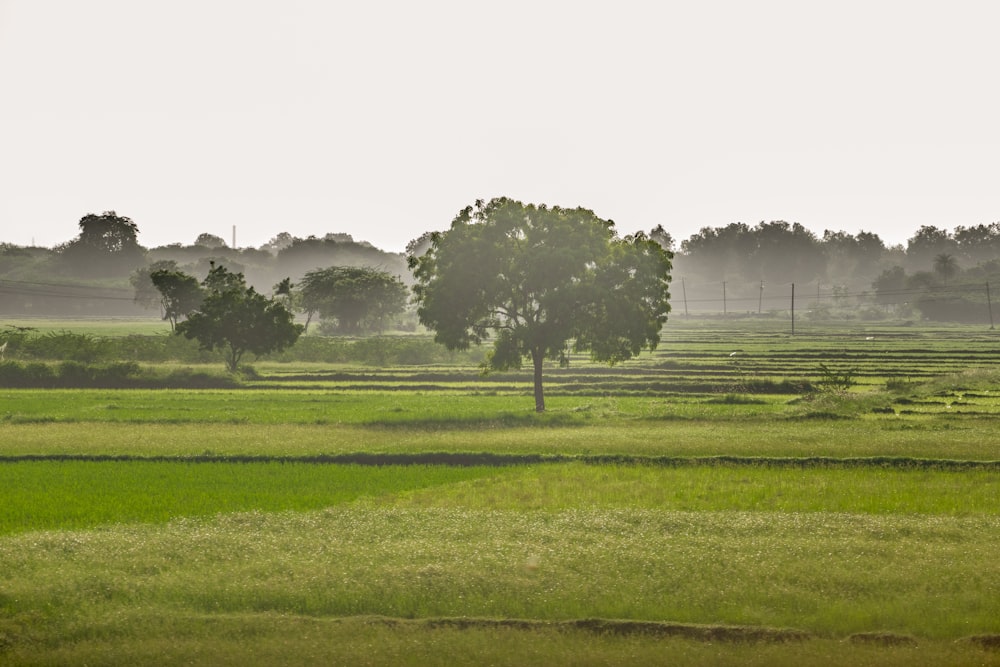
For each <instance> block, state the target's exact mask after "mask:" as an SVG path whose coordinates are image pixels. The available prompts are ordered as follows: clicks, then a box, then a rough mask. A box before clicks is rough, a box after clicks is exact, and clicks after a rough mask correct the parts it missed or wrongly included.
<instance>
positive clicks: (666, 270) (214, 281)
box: [0, 197, 1000, 411]
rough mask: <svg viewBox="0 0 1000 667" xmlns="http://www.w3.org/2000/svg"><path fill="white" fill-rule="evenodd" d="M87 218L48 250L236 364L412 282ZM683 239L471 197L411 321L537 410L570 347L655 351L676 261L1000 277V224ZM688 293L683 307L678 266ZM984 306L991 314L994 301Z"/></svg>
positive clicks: (764, 230)
mask: <svg viewBox="0 0 1000 667" xmlns="http://www.w3.org/2000/svg"><path fill="white" fill-rule="evenodd" d="M79 229H80V233H79V236H78V237H77V238H76V239H74V240H73V241H71V242H69V243H68V244H65V245H64V246H62V247H60V248H57V249H55V250H54V252H55V253H56V255H57V256H58V257H59V258H61V261H62V262H64V267H72V270H74V271H76V272H78V274H81V275H82V274H89V275H90V276H91V277H92V278H93V277H96V276H98V275H102V276H105V277H109V276H113V275H115V274H118V275H120V274H121V273H122V272H123V271H126V270H127V271H128V275H129V278H128V279H129V282H130V284H131V287H132V289H133V290H134V295H133V302H135V303H137V304H140V305H144V306H151V305H157V306H159V308H160V309H161V312H162V314H163V317H164V318H165V319H167V320H169V321H170V324H171V328H172V329H173V331H174V332H175V333H176V334H177V335H182V336H184V337H186V338H189V339H192V340H196V341H197V342H198V344H199V346H200V347H201V348H202V349H204V350H212V351H217V352H220V353H221V354H222V356H223V358H224V359H225V363H226V366H227V368H228V369H229V370H230V371H232V372H236V371H237V370H238V368H239V366H240V363H241V361H242V360H243V358H244V356H245V355H247V354H250V355H253V356H258V355H263V354H268V353H271V352H275V351H281V350H283V349H286V348H288V347H290V346H292V345H293V344H295V342H296V341H297V340H298V338H299V336H300V335H301V334H302V333H303V332H304V331H305V329H306V327H307V326H308V325H309V323H310V322H311V321H312V319H313V317H314V316H317V315H318V316H319V318H320V321H321V326H325V327H326V328H327V330H328V331H330V332H339V333H364V332H367V331H372V330H378V329H382V328H384V327H386V326H388V325H390V324H391V322H392V320H393V319H394V318H396V317H397V316H398V315H399V314H400V313H401V312H402V311H403V309H404V308H405V306H406V304H407V302H408V300H409V296H410V293H411V290H410V288H408V286H407V284H405V283H404V282H403V280H402V277H401V276H399V275H397V276H394V275H392V274H391V273H390V272H388V271H386V270H384V268H376V267H373V266H371V265H361V266H358V265H350V264H349V263H346V262H337V261H330V260H331V257H329V256H328V255H324V251H328V250H329V249H330V247H329V246H330V245H331V244H332V247H333V248H334V249H338V245H339V244H346V245H347V246H359V247H365V249H366V251H369V252H374V253H380V252H381V251H378V250H377V249H375V248H372V247H371V246H363V245H362V244H356V243H354V241H353V239H350V238H342V237H340V238H325V239H322V240H320V239H316V238H310V239H306V240H302V239H294V238H292V237H290V236H288V235H285V236H281V235H279V236H278V237H275V238H274V239H272V244H271V245H273V246H274V247H272V248H270V249H260V250H259V251H257V252H263V253H267V255H268V256H269V257H271V256H278V257H280V256H281V255H282V253H286V256H287V253H289V252H292V253H296V254H299V255H305V256H307V257H310V260H309V263H315V262H321V264H320V265H319V266H315V267H314V268H312V269H309V270H306V271H305V272H304V274H303V275H302V276H301V277H300V278H298V280H297V281H293V280H292V278H291V276H287V275H286V276H284V277H282V278H281V279H279V280H277V281H276V282H275V283H274V284H273V285H271V287H270V290H269V291H270V295H269V296H268V295H265V294H264V293H263V292H262V291H259V290H258V288H257V287H256V286H254V285H253V284H249V283H248V281H247V278H246V276H245V274H244V273H243V272H242V271H239V270H236V269H235V268H233V267H232V266H231V265H227V264H228V263H231V261H232V258H231V257H229V258H226V257H221V256H220V257H215V258H213V257H212V256H207V257H206V256H204V255H202V256H201V257H200V258H199V260H198V262H195V263H194V264H189V266H194V267H195V268H197V267H198V263H199V262H202V261H207V262H208V267H207V271H206V272H205V277H204V278H203V279H201V280H199V279H198V278H197V277H196V275H194V274H192V273H190V272H189V271H188V270H185V269H186V268H187V267H184V266H181V265H180V264H179V261H178V259H176V258H170V257H163V256H160V257H156V255H155V253H154V252H152V251H146V250H145V249H143V248H142V247H141V246H139V245H138V242H137V234H138V226H137V225H136V224H135V223H134V222H133V221H132V220H130V219H128V218H125V217H122V216H118V215H117V214H116V213H114V212H113V211H108V212H105V213H103V214H101V215H95V214H88V215H86V216H84V218H82V219H81V220H80V223H79ZM221 241H222V240H221V239H220V238H218V237H213V236H211V235H208V234H202V235H201V236H199V237H198V239H196V244H195V245H196V246H198V247H202V248H210V249H211V250H212V251H213V252H216V251H219V250H220V249H221V248H222V247H223V246H220V245H218V244H219V243H220V242H221ZM674 246H675V243H674V239H673V238H672V236H671V234H670V233H669V231H667V230H666V229H665V228H664V227H663V226H662V225H658V226H657V227H655V228H653V229H652V230H651V231H650V232H649V233H643V232H637V233H635V234H630V235H626V236H620V235H619V234H618V232H617V230H616V229H615V225H614V222H613V221H611V220H605V219H602V218H599V217H598V216H596V215H595V214H594V213H593V211H590V210H587V209H583V208H576V209H567V208H561V207H558V206H556V207H549V206H547V205H544V204H540V205H535V204H523V203H521V202H519V201H515V200H512V199H508V198H503V197H501V198H496V199H493V200H490V201H489V202H486V201H483V200H479V201H476V203H475V204H474V205H473V206H468V207H466V208H465V209H463V210H462V211H460V212H459V214H458V215H457V216H456V217H455V218H454V220H453V221H452V223H451V226H450V228H449V229H448V230H447V231H444V232H429V233H426V234H424V235H422V236H421V237H419V238H417V239H414V240H413V241H411V242H410V244H409V245H408V246H407V254H406V266H407V269H408V272H407V276H408V278H409V279H410V281H411V282H412V297H413V299H412V300H413V303H414V305H415V306H416V311H415V314H416V317H417V319H418V320H419V323H420V324H421V325H423V326H425V327H427V329H429V330H431V331H432V332H433V333H434V338H435V341H437V342H439V343H441V344H443V345H444V346H445V347H447V348H448V349H450V350H464V349H468V348H469V347H470V346H472V345H479V344H482V343H486V342H490V343H491V349H490V351H489V352H488V353H487V355H486V359H485V361H484V362H483V370H484V372H490V371H494V370H506V369H511V368H520V367H521V364H522V362H523V361H525V360H527V361H528V362H530V364H531V367H532V370H533V376H534V395H535V407H536V410H538V411H543V410H544V409H545V401H544V393H543V385H542V372H543V366H544V362H545V361H556V362H558V363H560V364H565V363H567V362H568V359H569V353H570V352H574V351H575V352H580V351H587V352H589V353H590V355H591V357H592V358H593V359H595V360H599V361H604V362H608V363H612V364H613V363H617V362H620V361H625V360H627V359H630V358H632V357H633V356H635V355H637V354H639V352H640V351H641V350H643V349H655V348H656V346H657V344H658V343H659V340H660V331H661V328H662V326H663V324H664V323H665V322H666V320H667V315H668V314H669V313H670V311H671V294H670V291H669V290H670V283H671V279H672V275H676V273H672V272H675V271H676V270H677V269H678V268H683V270H687V271H690V272H691V273H692V274H693V275H698V276H699V277H700V278H701V279H702V280H704V281H707V282H710V281H711V280H712V279H713V278H714V279H716V280H718V279H719V278H721V279H722V280H721V282H722V285H723V300H724V303H725V299H726V298H727V297H726V292H725V289H726V284H727V282H728V280H727V279H728V278H729V277H736V278H737V281H735V282H737V283H738V284H740V285H742V286H743V287H744V288H745V286H746V284H747V283H748V281H758V280H759V289H760V299H761V301H762V295H763V290H764V284H765V282H769V283H778V284H781V283H783V282H789V283H791V284H792V285H793V286H794V284H795V282H796V281H809V280H811V279H816V280H817V285H818V284H819V280H820V279H821V278H820V277H821V276H824V275H825V276H826V278H827V279H828V280H832V279H836V278H843V279H844V282H843V283H841V284H840V285H837V288H838V289H839V290H840V292H841V294H847V293H849V292H850V289H851V287H850V285H859V286H866V284H867V287H870V288H871V290H872V294H873V295H874V296H873V297H872V298H873V302H874V303H876V304H877V303H887V298H889V297H890V296H891V295H893V294H898V293H899V292H900V291H901V290H902V291H906V290H914V291H919V290H922V292H920V293H921V295H924V296H926V295H927V294H930V293H933V292H935V291H936V290H938V294H939V295H940V292H939V290H940V288H941V287H942V286H947V285H948V283H949V281H953V280H955V279H956V278H965V279H968V278H970V277H976V278H978V279H987V280H988V278H989V277H992V276H993V275H994V273H998V271H997V269H998V268H1000V258H998V257H997V256H996V254H995V252H996V250H997V249H998V248H1000V223H994V224H992V225H981V226H979V227H975V228H964V227H960V228H956V230H955V232H953V233H950V232H946V231H944V230H939V229H936V228H933V227H921V228H920V230H918V232H917V234H916V235H915V236H914V237H913V238H911V239H910V240H909V242H908V244H907V247H906V248H905V249H904V248H902V247H895V248H887V247H886V246H885V244H884V243H883V242H882V241H881V239H880V238H879V237H878V236H877V235H876V234H873V233H869V232H860V233H858V234H857V235H851V234H847V233H845V232H830V231H827V232H825V233H824V235H823V237H822V238H818V237H817V236H816V235H814V234H813V233H812V232H810V231H809V230H807V229H806V228H805V227H803V226H802V225H800V224H798V223H795V224H789V223H786V222H780V221H779V222H770V223H764V222H762V223H760V224H758V225H755V226H753V227H751V226H749V225H746V224H743V223H734V224H732V225H728V226H726V227H723V228H704V229H702V230H701V231H700V232H699V233H697V234H695V235H693V236H692V237H691V238H689V239H687V240H685V241H683V242H682V243H681V244H680V248H675V247H674ZM275 248H277V251H276V253H274V254H273V255H272V251H274V250H275ZM352 249H354V248H353V247H352ZM10 250H12V248H11V247H9V246H6V247H5V249H4V255H5V256H6V255H9V254H13V255H15V256H16V255H17V253H16V252H8V251H10ZM174 250H184V249H183V248H175V249H174ZM233 250H235V249H233ZM223 254H224V253H223ZM323 260H325V261H323ZM894 260H899V263H892V262H893V261H894ZM927 261H930V266H929V267H928V268H926V269H925V268H924V264H923V263H925V262H927ZM973 263H974V265H973ZM0 268H2V267H0ZM908 268H909V270H910V271H911V273H907V270H908ZM837 272H843V273H837ZM695 285H696V283H694V282H693V283H692V288H694V287H695ZM986 285H987V287H986V293H987V299H989V298H990V297H989V287H988V282H987V283H986ZM792 291H793V294H794V287H793V290H792ZM835 292H836V290H835ZM682 293H683V299H684V303H685V312H686V311H687V305H688V294H687V285H686V282H685V279H684V278H682ZM860 294H862V295H864V294H867V293H866V292H861V293H860ZM734 296H735V295H734ZM953 301H954V299H951V300H950V301H946V300H942V299H940V298H938V299H930V298H927V299H924V300H923V301H922V300H921V299H920V298H917V299H916V302H917V305H918V307H919V308H920V309H921V311H922V312H923V315H924V316H926V317H930V316H931V313H933V312H935V311H934V308H933V307H932V304H933V303H935V302H938V303H940V302H946V303H949V304H951V305H949V314H950V315H951V316H956V315H960V314H961V313H960V309H956V308H955V307H954V304H953ZM888 303H893V305H895V304H894V302H891V300H890V301H888ZM793 307H794V306H793ZM990 308H991V315H990V317H991V320H992V304H990ZM296 311H299V312H301V313H303V314H304V316H305V323H298V322H296V321H295V319H296V317H295V313H296Z"/></svg>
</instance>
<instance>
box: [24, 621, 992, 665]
mask: <svg viewBox="0 0 1000 667" xmlns="http://www.w3.org/2000/svg"><path fill="white" fill-rule="evenodd" d="M122 621H124V622H122ZM122 626H124V627H126V628H128V629H133V628H136V627H139V626H143V627H145V628H146V631H145V632H144V633H142V635H141V636H139V637H130V636H127V635H126V636H122V634H121V632H120V630H119V629H120V628H121V627H122ZM95 635H96V636H92V637H81V638H79V639H78V640H76V641H73V642H66V643H53V644H41V645H35V646H33V647H31V648H30V649H26V648H25V647H23V646H20V645H17V646H14V647H12V648H10V649H9V650H8V652H7V653H6V661H5V663H4V664H11V665H29V664H30V665H67V664H88V665H96V664H100V665H108V666H112V667H113V666H122V667H131V666H132V665H151V664H155V665H160V666H163V667H171V666H173V665H178V666H180V665H191V664H201V665H223V666H225V665H232V666H234V667H244V666H246V665H288V666H290V667H295V666H297V665H317V664H330V665H358V666H362V667H364V666H373V665H400V666H421V667H452V666H453V665H456V664H466V665H469V664H475V665H496V666H497V667H507V666H509V667H530V666H532V665H544V666H545V667H553V666H554V667H561V666H566V667H569V666H570V665H572V666H583V667H587V666H594V667H597V666H606V667H617V666H619V665H681V666H683V665H718V666H721V667H730V666H731V667H745V666H750V667H785V666H787V667H801V665H814V666H817V667H827V666H830V667H840V666H842V665H857V666H862V667H863V666H879V667H940V666H941V665H951V666H956V667H958V666H969V667H972V666H976V667H989V666H992V665H1000V652H996V651H992V652H991V651H987V650H983V649H982V648H980V647H979V646H977V645H976V644H974V643H969V642H952V641H929V640H921V641H920V642H919V643H917V642H910V641H907V638H905V637H903V638H900V639H901V641H900V642H899V643H898V644H892V643H890V642H889V641H888V640H891V639H892V638H880V637H868V636H856V637H854V638H849V639H846V640H837V639H818V638H816V639H805V640H802V641H795V642H785V643H771V642H762V643H748V642H734V643H729V642H719V641H715V642H705V641H698V640H693V639H687V638H685V637H684V636H683V635H681V636H679V637H670V636H665V637H653V638H650V637H648V636H643V635H641V634H640V635H619V634H614V633H610V634H598V633H594V632H588V631H586V630H578V629H574V628H563V627H561V626H559V625H555V626H547V625H544V624H536V626H528V627H511V626H503V625H499V624H494V623H489V622H487V623H483V624H477V623H475V622H474V621H473V622H471V623H468V624H465V625H462V626H459V625H458V624H449V623H440V624H439V623H436V622H422V621H405V620H400V619H386V618H379V617H360V618H347V619H324V618H315V617H310V616H297V615H289V614H275V613H268V612H264V613H246V614H234V615H228V616H222V615H205V614H191V615H179V614H170V615H161V614H156V613H153V612H150V611H139V612H135V613H133V614H128V615H126V616H124V618H122V617H119V619H117V621H116V622H115V623H114V624H110V625H109V627H106V628H103V629H102V630H101V631H99V632H97V633H95ZM879 639H881V640H882V641H878V640H879Z"/></svg>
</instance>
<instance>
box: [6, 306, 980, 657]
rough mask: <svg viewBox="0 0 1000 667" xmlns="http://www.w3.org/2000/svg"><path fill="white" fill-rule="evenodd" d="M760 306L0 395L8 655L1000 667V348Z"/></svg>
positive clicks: (955, 335)
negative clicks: (509, 345) (393, 359)
mask: <svg viewBox="0 0 1000 667" xmlns="http://www.w3.org/2000/svg"><path fill="white" fill-rule="evenodd" d="M775 324H776V323H773V322H772V323H770V328H768V327H767V326H765V325H763V324H760V323H755V324H754V325H753V327H755V328H751V330H750V331H740V332H735V331H733V330H732V329H727V328H726V327H725V326H721V324H720V323H719V322H715V323H711V324H707V325H706V324H697V325H696V324H687V325H686V324H684V323H679V324H678V325H676V326H674V327H673V329H671V330H670V331H669V333H668V335H667V336H666V337H665V340H664V343H663V346H662V348H661V350H659V351H658V352H657V353H656V354H655V355H651V356H647V357H644V358H643V359H641V360H639V361H638V362H636V363H633V364H626V365H624V366H621V367H615V368H612V369H608V368H606V367H600V366H594V365H591V364H588V363H586V362H585V360H574V364H573V365H572V366H571V367H570V368H569V369H566V370H560V369H552V373H551V374H550V377H549V381H548V387H549V400H548V401H547V403H548V407H549V410H548V412H547V413H546V414H543V415H537V414H535V413H534V412H533V410H532V409H533V401H532V400H531V396H530V383H529V382H528V381H526V379H525V378H524V377H523V376H520V375H518V374H509V375H506V376H499V377H493V378H485V379H481V378H477V377H476V374H475V371H474V369H467V368H460V367H396V368H386V369H378V368H352V367H338V368H329V367H324V366H322V365H318V364H295V363H283V364H278V363H274V362H266V361H262V362H259V363H257V364H256V368H257V373H258V377H257V379H255V380H253V381H252V382H251V383H250V384H249V385H248V386H246V387H245V388H243V389H234V390H12V389H0V664H11V665H22V664H51V665H56V664H85V663H86V664H109V665H126V664H136V663H140V664H143V663H145V664H166V665H170V664H178V665H179V664H190V663H197V664H234V665H236V664H239V665H245V664H275V663H280V664H293V665H294V664H316V663H317V662H324V663H331V664H352V665H353V664H358V665H364V664H370V665H382V664H405V665H438V664H441V665H452V664H456V662H460V663H473V664H499V665H527V664H545V665H560V664H564V665H581V664H582V665H620V664H713V665H714V664H722V665H745V664H750V665H793V664H794V665H800V664H810V665H842V664H852V665H855V664H857V665H865V664H869V665H882V664H890V665H896V664H898V665H942V664H944V665H1000V650H998V646H1000V561H998V560H997V558H996V555H997V554H998V553H1000V445H998V441H997V439H996V437H995V433H996V432H997V427H998V426H1000V399H998V398H997V395H998V394H1000V368H998V367H997V362H998V360H1000V356H997V355H996V354H995V352H994V350H995V343H996V342H1000V341H998V340H997V338H996V337H995V336H994V335H993V332H986V331H982V330H976V329H971V328H961V327H952V328H935V329H923V328H920V327H881V328H878V327H872V328H866V329H863V330H858V329H856V328H851V327H848V326H847V325H844V326H836V327H835V326H828V327H826V328H820V327H815V328H813V329H812V330H811V331H804V332H802V333H801V334H798V332H797V335H796V337H795V338H794V339H792V338H791V337H789V336H788V335H787V333H785V332H783V331H777V330H775V328H774V327H775ZM112 333H113V330H109V335H111V334H112ZM130 333H134V332H130ZM732 340H739V345H738V346H735V345H733V343H732ZM734 352H735V353H736V354H735V355H734V354H733V353H734ZM820 364H822V365H823V367H824V368H825V369H826V372H824V371H823V370H822V369H820ZM831 378H833V379H841V380H843V379H850V382H849V383H846V384H845V386H843V387H840V386H831V385H829V384H828V385H824V384H823V382H824V380H827V381H829V380H830V379H831ZM795 387H799V388H800V389H801V391H799V392H796V391H795ZM347 461H352V462H350V463H347Z"/></svg>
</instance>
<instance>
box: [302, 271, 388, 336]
mask: <svg viewBox="0 0 1000 667" xmlns="http://www.w3.org/2000/svg"><path fill="white" fill-rule="evenodd" d="M298 293H299V303H300V307H301V308H302V309H303V310H305V311H306V312H307V313H308V315H309V319H312V315H313V314H314V313H319V315H320V317H322V318H324V319H326V320H328V321H331V320H332V321H333V322H334V328H335V329H336V330H337V331H341V332H344V333H363V332H366V331H380V330H382V329H383V328H384V327H385V326H386V325H387V324H388V322H389V320H391V319H392V318H394V317H396V316H397V315H399V314H400V313H402V312H403V309H404V308H405V307H406V295H407V292H406V286H405V285H403V282H402V281H401V280H400V279H399V278H397V277H396V276H393V275H391V274H389V273H387V272H385V271H380V270H378V269H373V268H369V267H354V266H331V267H329V268H326V269H316V270H313V271H309V272H308V273H306V275H305V276H304V277H303V278H302V280H301V281H299V285H298Z"/></svg>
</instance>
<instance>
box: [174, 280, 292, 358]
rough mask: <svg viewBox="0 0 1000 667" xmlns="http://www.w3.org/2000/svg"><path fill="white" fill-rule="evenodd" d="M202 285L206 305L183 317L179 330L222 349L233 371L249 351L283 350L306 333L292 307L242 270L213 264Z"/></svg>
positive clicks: (204, 345)
mask: <svg viewBox="0 0 1000 667" xmlns="http://www.w3.org/2000/svg"><path fill="white" fill-rule="evenodd" d="M202 285H203V286H204V288H205V297H204V299H203V300H202V302H201V305H200V306H199V307H198V309H197V310H195V311H193V312H191V313H188V315H187V319H186V320H185V321H183V322H178V323H177V327H176V329H175V331H176V333H178V334H183V335H184V336H185V337H186V338H189V339H196V340H197V341H198V344H199V345H200V347H201V348H202V349H205V350H213V349H218V350H221V351H222V353H223V355H224V357H225V360H226V366H227V367H228V368H229V370H230V371H232V372H236V370H237V369H238V368H239V364H240V361H241V360H242V359H243V356H244V355H245V354H246V353H247V352H250V353H252V354H257V355H260V354H267V353H268V352H275V351H280V350H283V349H285V348H287V347H289V346H291V345H292V344H293V343H295V341H296V340H298V338H299V335H301V333H302V330H303V326H302V325H301V324H295V323H294V321H293V319H294V318H293V316H292V313H290V312H289V311H288V309H287V308H285V307H284V306H283V305H282V304H281V303H279V302H277V301H275V300H274V299H268V298H267V297H265V296H263V295H262V294H258V293H257V291H256V290H254V288H253V287H247V286H246V282H245V281H244V279H243V274H241V273H231V272H230V271H229V270H228V269H226V268H225V267H224V266H213V267H212V269H211V270H210V271H209V273H208V275H207V276H206V277H205V280H203V281H202Z"/></svg>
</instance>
